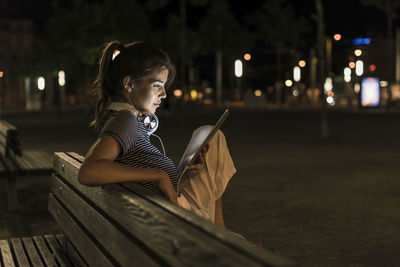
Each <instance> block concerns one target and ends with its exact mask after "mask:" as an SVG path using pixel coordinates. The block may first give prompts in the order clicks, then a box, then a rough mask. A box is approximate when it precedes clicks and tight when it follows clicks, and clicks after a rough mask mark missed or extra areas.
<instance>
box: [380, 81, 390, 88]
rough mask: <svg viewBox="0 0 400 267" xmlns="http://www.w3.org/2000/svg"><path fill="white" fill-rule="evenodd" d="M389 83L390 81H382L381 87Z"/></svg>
mask: <svg viewBox="0 0 400 267" xmlns="http://www.w3.org/2000/svg"><path fill="white" fill-rule="evenodd" d="M388 85H389V83H388V81H380V86H381V87H387V86H388Z"/></svg>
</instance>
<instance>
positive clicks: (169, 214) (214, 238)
mask: <svg viewBox="0 0 400 267" xmlns="http://www.w3.org/2000/svg"><path fill="white" fill-rule="evenodd" d="M82 160H83V157H82V156H80V155H78V154H76V153H61V152H60V153H55V158H54V170H55V173H54V174H53V175H52V177H51V193H50V194H49V202H48V208H49V211H50V213H51V214H52V216H53V217H54V219H55V220H56V222H57V223H58V225H59V226H60V227H61V228H62V229H63V232H64V234H65V236H66V239H67V240H66V242H65V244H64V245H63V246H62V247H63V249H64V251H65V253H66V256H67V258H68V260H69V261H70V262H72V264H73V265H83V266H85V265H87V266H288V265H292V261H290V260H288V259H286V258H283V257H281V256H278V255H276V254H274V253H272V252H270V251H268V250H265V249H262V248H259V247H256V246H255V245H252V244H250V243H248V242H247V241H244V240H242V239H240V238H238V237H237V236H236V235H234V234H232V233H231V232H229V231H227V230H225V229H224V228H222V227H220V226H218V225H214V224H212V223H210V222H207V221H205V220H203V219H202V218H200V217H198V216H197V215H195V214H193V213H191V212H189V211H186V210H184V209H183V208H181V207H178V206H176V205H173V204H172V203H170V202H168V201H166V200H165V199H163V198H162V197H159V196H155V195H152V194H151V193H148V192H146V191H144V190H143V189H141V188H140V187H138V186H137V185H135V184H134V183H124V184H112V185H105V186H85V185H81V184H80V183H79V182H78V179H77V177H78V171H79V168H80V166H81V162H82Z"/></svg>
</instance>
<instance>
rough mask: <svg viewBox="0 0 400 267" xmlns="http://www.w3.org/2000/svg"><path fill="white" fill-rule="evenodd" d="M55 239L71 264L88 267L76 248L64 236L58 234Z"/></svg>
mask: <svg viewBox="0 0 400 267" xmlns="http://www.w3.org/2000/svg"><path fill="white" fill-rule="evenodd" d="M55 239H56V240H57V244H58V245H59V246H60V248H61V250H62V251H64V252H65V256H66V257H67V258H68V259H69V261H70V262H73V263H74V266H81V267H87V266H88V265H87V264H86V263H85V261H84V260H83V259H82V257H81V255H79V253H78V251H76V249H75V248H74V246H73V245H72V244H71V242H70V241H69V240H68V239H67V238H66V237H65V235H63V234H56V235H55Z"/></svg>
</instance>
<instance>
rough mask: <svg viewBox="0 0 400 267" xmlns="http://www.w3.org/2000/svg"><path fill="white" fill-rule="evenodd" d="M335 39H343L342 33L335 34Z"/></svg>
mask: <svg viewBox="0 0 400 267" xmlns="http://www.w3.org/2000/svg"><path fill="white" fill-rule="evenodd" d="M333 39H335V41H340V39H342V35H340V34H339V33H337V34H335V35H334V36H333Z"/></svg>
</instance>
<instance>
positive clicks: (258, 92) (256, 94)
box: [254, 89, 262, 97]
mask: <svg viewBox="0 0 400 267" xmlns="http://www.w3.org/2000/svg"><path fill="white" fill-rule="evenodd" d="M254 95H255V96H257V97H259V96H261V95H262V92H261V90H259V89H257V90H255V91H254Z"/></svg>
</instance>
